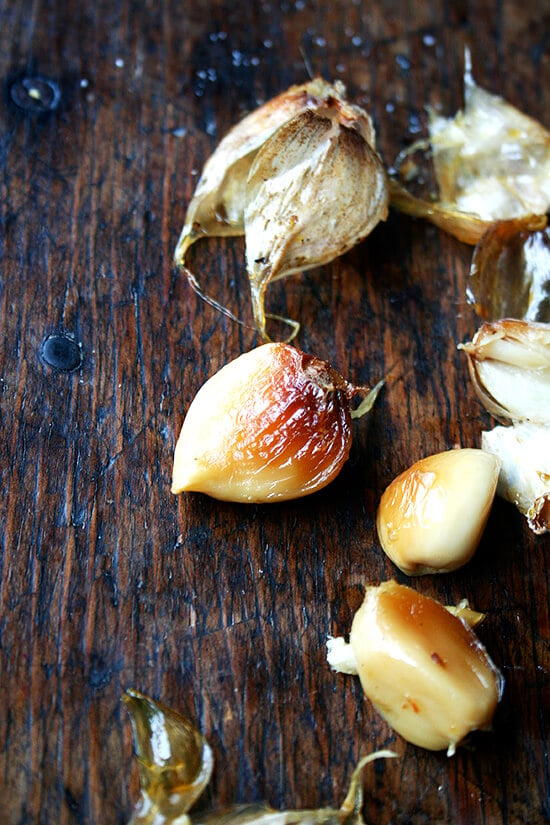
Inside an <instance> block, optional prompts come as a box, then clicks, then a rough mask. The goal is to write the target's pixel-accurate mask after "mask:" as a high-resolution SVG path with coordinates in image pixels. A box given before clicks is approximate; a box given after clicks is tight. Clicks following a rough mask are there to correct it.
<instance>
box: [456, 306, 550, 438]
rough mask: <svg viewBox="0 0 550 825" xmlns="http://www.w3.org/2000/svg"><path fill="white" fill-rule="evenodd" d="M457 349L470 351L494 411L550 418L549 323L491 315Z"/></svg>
mask: <svg viewBox="0 0 550 825" xmlns="http://www.w3.org/2000/svg"><path fill="white" fill-rule="evenodd" d="M459 349H462V350H463V351H464V352H465V353H466V355H467V356H468V367H469V370H470V376H471V378H472V381H473V384H474V389H475V391H476V393H477V395H478V397H479V399H480V400H481V402H482V404H483V405H484V406H485V408H486V409H487V410H488V411H489V412H490V413H492V414H493V415H495V416H496V417H497V418H500V419H509V420H512V421H531V422H532V423H534V424H542V425H545V426H548V425H549V424H550V325H548V324H539V323H535V322H534V321H524V320H515V319H504V320H501V321H493V322H491V323H487V324H483V326H482V327H480V329H479V330H478V331H477V332H476V334H475V335H474V338H473V340H472V341H471V342H470V343H467V344H462V345H459Z"/></svg>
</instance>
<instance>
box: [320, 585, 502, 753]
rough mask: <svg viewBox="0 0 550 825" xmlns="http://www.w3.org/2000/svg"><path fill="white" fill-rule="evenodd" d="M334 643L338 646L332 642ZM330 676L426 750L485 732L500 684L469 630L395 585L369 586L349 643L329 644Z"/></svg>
mask: <svg viewBox="0 0 550 825" xmlns="http://www.w3.org/2000/svg"><path fill="white" fill-rule="evenodd" d="M335 642H336V644H335ZM328 647H329V650H328V662H329V664H330V666H331V667H332V668H333V669H334V670H338V671H339V670H340V669H341V668H340V661H343V662H344V666H345V667H344V672H347V673H349V672H353V671H352V667H353V664H354V666H355V669H356V672H357V674H358V676H359V678H360V680H361V685H362V688H363V691H364V693H365V695H366V696H367V698H368V699H369V700H370V701H371V702H372V704H373V705H374V706H375V708H376V709H377V710H378V712H379V713H380V714H381V715H382V716H383V717H384V719H385V720H386V721H387V722H388V724H389V725H390V726H391V727H392V728H394V729H395V730H396V731H397V733H399V734H400V735H401V736H403V737H404V738H405V739H406V740H407V741H409V742H412V743H413V744H414V745H418V746H420V747H423V748H427V749H429V750H443V749H447V752H448V754H449V755H452V754H453V753H454V751H455V749H456V746H457V745H458V744H459V743H460V742H462V741H463V740H464V738H465V737H467V736H468V734H470V733H471V732H472V731H475V730H487V729H489V728H490V727H491V722H492V719H493V715H494V712H495V710H496V707H497V704H498V702H499V700H500V698H501V696H502V691H503V685H504V682H503V679H502V676H501V674H500V673H499V671H498V669H497V668H496V667H495V665H494V664H493V662H492V661H491V659H490V658H489V656H488V654H487V652H486V650H485V648H484V647H483V646H482V644H481V643H480V641H479V639H478V638H477V636H476V635H475V634H474V632H473V631H472V630H471V629H470V628H469V627H468V626H467V625H466V624H465V623H464V622H462V621H461V620H460V619H459V618H457V617H456V616H454V615H452V614H451V613H450V612H449V611H448V610H446V609H445V607H443V605H441V604H439V603H438V602H436V601H435V600H433V599H430V598H428V597H426V596H422V595H420V594H419V593H416V592H415V591H414V590H412V589H411V588H409V587H404V586H403V585H399V584H397V583H396V582H394V581H388V582H384V583H383V584H381V585H379V586H371V587H367V589H366V593H365V598H364V601H363V604H362V605H361V607H360V608H359V610H358V611H357V613H356V614H355V617H354V619H353V623H352V628H351V633H350V641H349V644H348V645H345V644H342V643H340V642H338V640H330V641H329V646H328Z"/></svg>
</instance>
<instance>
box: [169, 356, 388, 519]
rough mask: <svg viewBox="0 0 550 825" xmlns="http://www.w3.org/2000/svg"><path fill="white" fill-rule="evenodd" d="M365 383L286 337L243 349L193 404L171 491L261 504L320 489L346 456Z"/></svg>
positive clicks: (180, 441) (178, 447)
mask: <svg viewBox="0 0 550 825" xmlns="http://www.w3.org/2000/svg"><path fill="white" fill-rule="evenodd" d="M362 389H364V388H359V387H354V386H353V385H352V384H350V383H348V382H347V381H346V380H345V379H344V378H342V376H341V375H339V374H338V373H337V372H336V370H334V369H333V368H332V367H330V366H329V365H328V364H327V363H326V362H324V361H321V360H320V359H318V358H314V357H312V356H310V355H306V354H305V353H303V352H301V351H300V350H298V349H296V348H295V347H293V346H290V345H288V344H274V343H271V344H263V345H261V346H259V347H257V348H256V349H253V350H252V351H250V352H247V353H245V354H244V355H241V356H239V357H238V358H236V359H235V360H234V361H231V362H230V363H228V364H226V365H225V366H224V367H223V368H222V369H221V370H220V371H219V372H217V373H216V374H215V375H213V376H212V377H211V378H210V379H209V380H208V381H207V382H206V383H205V384H204V385H203V386H202V387H201V389H200V390H199V392H198V393H197V395H196V396H195V398H194V400H193V402H192V403H191V406H190V407H189V410H188V412H187V415H186V417H185V420H184V422H183V426H182V429H181V432H180V436H179V439H178V442H177V444H176V450H175V455H174V469H173V481H172V492H173V493H176V494H177V493H181V492H183V491H195V492H201V493H206V494H208V495H210V496H212V497H213V498H218V499H223V500H227V501H235V502H256V503H257V502H272V501H283V500H286V499H293V498H299V497H301V496H305V495H308V494H309V493H313V492H315V491H316V490H320V489H321V488H322V487H325V486H326V485H327V484H329V483H330V482H331V481H332V480H333V479H334V478H335V477H336V476H337V475H338V473H339V472H340V470H341V468H342V466H343V464H344V462H345V461H346V459H347V457H348V454H349V451H350V447H351V439H352V433H351V411H350V399H351V398H352V397H353V395H355V393H356V392H358V391H360V390H362ZM375 391H376V388H375V389H374V390H373V391H372V393H374V392H375ZM367 398H368V396H367ZM366 400H367V399H365V401H366ZM361 406H363V404H362V405H361Z"/></svg>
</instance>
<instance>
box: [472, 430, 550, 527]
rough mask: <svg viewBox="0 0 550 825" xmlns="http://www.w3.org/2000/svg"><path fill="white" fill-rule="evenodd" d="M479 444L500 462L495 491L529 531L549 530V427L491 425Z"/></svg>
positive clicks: (482, 435)
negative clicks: (508, 503) (525, 521)
mask: <svg viewBox="0 0 550 825" xmlns="http://www.w3.org/2000/svg"><path fill="white" fill-rule="evenodd" d="M481 446H482V447H483V449H484V450H487V451H488V452H489V453H491V454H492V455H495V456H497V457H498V459H499V460H500V461H501V462H502V469H501V471H500V478H499V483H498V488H497V494H498V495H499V496H501V497H502V498H504V499H506V500H507V501H510V502H512V504H515V505H516V507H517V508H518V510H519V511H520V512H521V513H523V515H524V516H526V517H527V522H528V524H529V527H530V528H531V530H532V531H533V532H534V533H536V534H537V535H542V534H543V533H546V532H547V531H548V530H550V429H549V428H548V427H537V426H534V425H533V424H529V423H523V424H515V425H514V426H512V427H495V428H494V429H492V430H489V431H488V432H483V433H482V434H481Z"/></svg>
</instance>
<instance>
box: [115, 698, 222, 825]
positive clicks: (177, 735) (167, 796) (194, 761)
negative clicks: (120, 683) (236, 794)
mask: <svg viewBox="0 0 550 825" xmlns="http://www.w3.org/2000/svg"><path fill="white" fill-rule="evenodd" d="M123 700H124V703H125V705H126V709H127V710H128V713H129V714H130V721H131V723H132V733H133V740H134V750H135V752H136V756H137V759H138V765H139V777H140V784H141V798H140V800H139V802H138V804H137V805H136V808H135V811H134V814H133V816H132V818H131V820H130V823H129V825H162V823H174V825H177V823H179V824H180V825H184V823H186V822H188V820H187V818H185V817H184V816H183V815H184V814H186V813H187V811H188V810H189V809H190V808H191V806H192V805H193V804H194V803H195V802H196V800H197V799H198V798H199V796H200V795H201V794H202V792H203V790H204V789H205V788H206V786H207V785H208V782H209V780H210V776H211V774H212V768H213V765H214V759H213V755H212V750H211V748H210V745H209V744H208V742H207V741H206V739H205V738H204V737H203V736H201V734H200V733H199V732H198V730H196V729H195V728H194V727H193V725H192V724H191V723H190V722H188V721H187V720H186V719H184V718H183V717H182V716H180V714H179V713H176V712H175V711H173V710H170V708H168V707H166V706H165V705H162V704H161V703H160V702H155V701H154V700H153V699H150V698H149V697H147V696H144V694H142V693H140V692H139V691H137V690H132V689H131V690H128V691H126V693H125V695H124V696H123Z"/></svg>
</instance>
